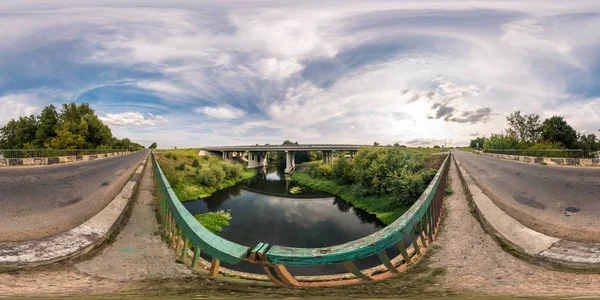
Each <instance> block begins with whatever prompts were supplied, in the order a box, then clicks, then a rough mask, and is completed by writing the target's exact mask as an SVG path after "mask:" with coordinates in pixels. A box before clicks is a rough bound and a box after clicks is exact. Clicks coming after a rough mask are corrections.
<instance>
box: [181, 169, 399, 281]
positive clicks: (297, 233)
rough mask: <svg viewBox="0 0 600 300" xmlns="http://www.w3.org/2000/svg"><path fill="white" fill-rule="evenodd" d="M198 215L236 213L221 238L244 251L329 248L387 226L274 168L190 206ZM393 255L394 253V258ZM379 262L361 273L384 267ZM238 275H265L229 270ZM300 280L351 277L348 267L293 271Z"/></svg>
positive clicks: (367, 263) (244, 267) (243, 267)
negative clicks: (267, 247) (266, 247)
mask: <svg viewBox="0 0 600 300" xmlns="http://www.w3.org/2000/svg"><path fill="white" fill-rule="evenodd" d="M183 205H184V206H185V207H186V208H187V209H188V210H189V211H190V213H192V214H200V213H206V212H211V211H213V212H214V211H219V210H231V216H232V219H231V221H230V222H229V223H230V226H228V227H225V228H223V231H222V232H221V233H219V235H220V236H221V237H223V238H225V239H228V240H230V241H233V242H236V243H238V244H241V245H245V246H249V247H254V246H255V245H256V244H258V243H259V242H263V243H268V244H271V245H279V246H290V247H305V248H313V247H326V246H333V245H338V244H342V243H346V242H349V241H352V240H356V239H359V238H361V237H364V236H367V235H369V234H371V233H373V232H375V231H377V230H379V229H381V228H383V227H384V226H385V225H384V224H383V223H381V222H380V221H379V220H378V219H377V218H376V217H375V216H374V215H372V214H370V213H368V212H366V211H364V210H361V209H358V208H355V207H353V206H352V205H351V204H350V203H348V202H346V201H344V200H342V199H340V198H338V197H335V196H333V195H330V194H327V193H323V192H320V191H316V190H312V189H310V188H307V187H304V186H301V185H299V184H298V183H296V182H293V181H291V180H288V179H286V177H285V174H284V172H283V170H277V169H276V168H273V167H269V168H265V169H262V170H260V172H259V174H257V175H256V176H255V177H253V178H251V179H249V180H246V181H243V182H240V183H238V184H236V185H235V186H233V187H230V188H226V189H223V190H220V191H217V192H216V193H214V194H213V195H211V196H210V197H208V198H204V199H198V200H193V201H187V202H184V203H183ZM390 254H391V255H393V253H390ZM379 263H380V262H379V260H378V259H377V257H376V256H375V257H374V258H371V259H365V260H361V261H358V262H357V266H359V267H363V268H365V267H371V266H375V265H377V264H379ZM223 266H224V267H226V268H231V269H234V270H238V271H245V272H253V273H260V274H264V271H263V269H262V267H261V266H258V265H253V264H250V263H245V262H243V263H240V264H236V265H225V264H224V265H223ZM289 269H290V272H291V273H292V274H294V275H317V274H319V275H321V274H335V273H344V272H346V271H345V269H344V268H343V266H342V265H341V264H340V265H332V266H323V267H294V268H289Z"/></svg>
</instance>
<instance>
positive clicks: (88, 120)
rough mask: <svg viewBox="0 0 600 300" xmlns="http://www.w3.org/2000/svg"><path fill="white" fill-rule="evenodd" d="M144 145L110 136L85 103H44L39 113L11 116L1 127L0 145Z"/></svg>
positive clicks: (22, 147) (48, 147)
mask: <svg viewBox="0 0 600 300" xmlns="http://www.w3.org/2000/svg"><path fill="white" fill-rule="evenodd" d="M143 148H144V147H143V146H142V145H140V144H137V143H134V142H132V141H131V140H129V139H127V138H124V139H118V138H116V137H114V136H113V134H112V132H111V130H110V128H109V127H108V126H107V125H105V124H104V123H102V121H101V120H100V119H99V118H98V116H96V113H95V111H94V110H93V109H92V108H91V107H90V105H89V104H87V103H81V104H79V105H77V104H76V103H74V102H73V103H69V104H63V105H62V109H61V111H60V112H58V111H57V109H56V107H55V106H54V105H49V106H46V107H45V108H44V109H43V110H42V112H41V114H40V115H38V116H35V115H30V116H26V117H20V118H19V119H17V120H15V119H12V120H10V121H9V122H8V123H7V124H6V125H4V126H3V127H1V128H0V149H130V150H139V149H143Z"/></svg>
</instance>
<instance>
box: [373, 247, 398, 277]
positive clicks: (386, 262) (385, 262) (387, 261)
mask: <svg viewBox="0 0 600 300" xmlns="http://www.w3.org/2000/svg"><path fill="white" fill-rule="evenodd" d="M377 256H379V260H381V263H383V265H384V266H385V267H386V268H387V269H388V270H389V271H390V272H392V273H398V270H396V268H394V265H392V262H391V261H390V258H389V257H388V256H387V253H385V250H383V251H381V252H379V253H377Z"/></svg>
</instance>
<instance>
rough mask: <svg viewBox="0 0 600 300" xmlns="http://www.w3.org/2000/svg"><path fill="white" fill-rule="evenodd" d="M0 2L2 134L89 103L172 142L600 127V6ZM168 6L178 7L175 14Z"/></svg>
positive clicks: (131, 133) (427, 139)
mask: <svg viewBox="0 0 600 300" xmlns="http://www.w3.org/2000/svg"><path fill="white" fill-rule="evenodd" d="M452 2H453V3H450V1H423V0H420V1H372V0H369V1H348V0H343V1H328V2H326V3H324V1H306V0H303V1H281V0H277V1H223V0H219V1H152V0H144V1H123V0H121V1H97V0H89V1H79V0H77V1H76V0H71V1H52V3H50V1H31V0H19V1H16V0H14V1H13V0H2V1H1V2H0V28H2V30H0V39H1V40H2V43H0V125H2V124H4V123H6V122H7V121H8V120H10V119H11V118H15V117H18V116H20V115H26V114H32V113H38V112H39V111H41V109H42V108H43V107H44V106H45V105H48V104H51V103H53V104H55V105H57V104H60V103H64V102H71V101H75V102H88V103H90V104H91V105H92V106H93V107H94V108H95V109H96V111H97V113H98V115H99V116H101V117H102V119H103V120H104V122H105V123H107V124H109V126H110V127H111V128H112V130H113V133H114V134H115V135H117V136H118V137H130V138H131V139H132V140H135V141H139V142H142V143H144V144H146V145H148V144H149V143H148V142H149V141H157V142H158V143H159V146H162V147H173V146H178V147H191V146H205V145H227V144H255V143H280V142H282V141H283V140H284V139H290V140H294V141H296V140H297V141H299V142H301V143H360V144H371V143H373V142H374V141H378V142H381V143H385V144H387V143H395V142H399V143H401V144H406V145H410V146H417V145H422V146H428V145H433V144H438V143H441V141H443V140H447V142H448V145H461V144H465V143H467V142H468V140H470V139H471V138H472V136H474V135H489V134H490V133H495V132H499V131H501V130H502V129H503V128H505V127H506V125H505V124H506V120H505V118H506V115H507V114H508V113H510V112H512V111H514V110H521V111H523V112H525V113H533V112H535V113H538V114H540V115H541V116H542V117H548V116H552V115H554V114H560V115H562V116H564V117H565V118H566V119H567V121H568V122H569V123H570V124H571V125H573V127H575V129H577V130H578V131H584V132H597V130H598V128H600V50H599V49H600V30H599V28H600V1H597V0H590V1H575V0H569V1H564V0H560V1H543V2H542V1H537V0H536V1H530V2H526V1H495V2H494V1H464V2H459V1H452ZM167 3H168V4H167Z"/></svg>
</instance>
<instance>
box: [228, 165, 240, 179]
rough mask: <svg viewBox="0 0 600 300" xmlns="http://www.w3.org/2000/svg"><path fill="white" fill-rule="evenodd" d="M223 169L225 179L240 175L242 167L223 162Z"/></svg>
mask: <svg viewBox="0 0 600 300" xmlns="http://www.w3.org/2000/svg"><path fill="white" fill-rule="evenodd" d="M223 171H225V178H226V179H235V178H238V177H240V176H241V175H242V173H243V172H244V167H242V165H239V164H232V163H223Z"/></svg>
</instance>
